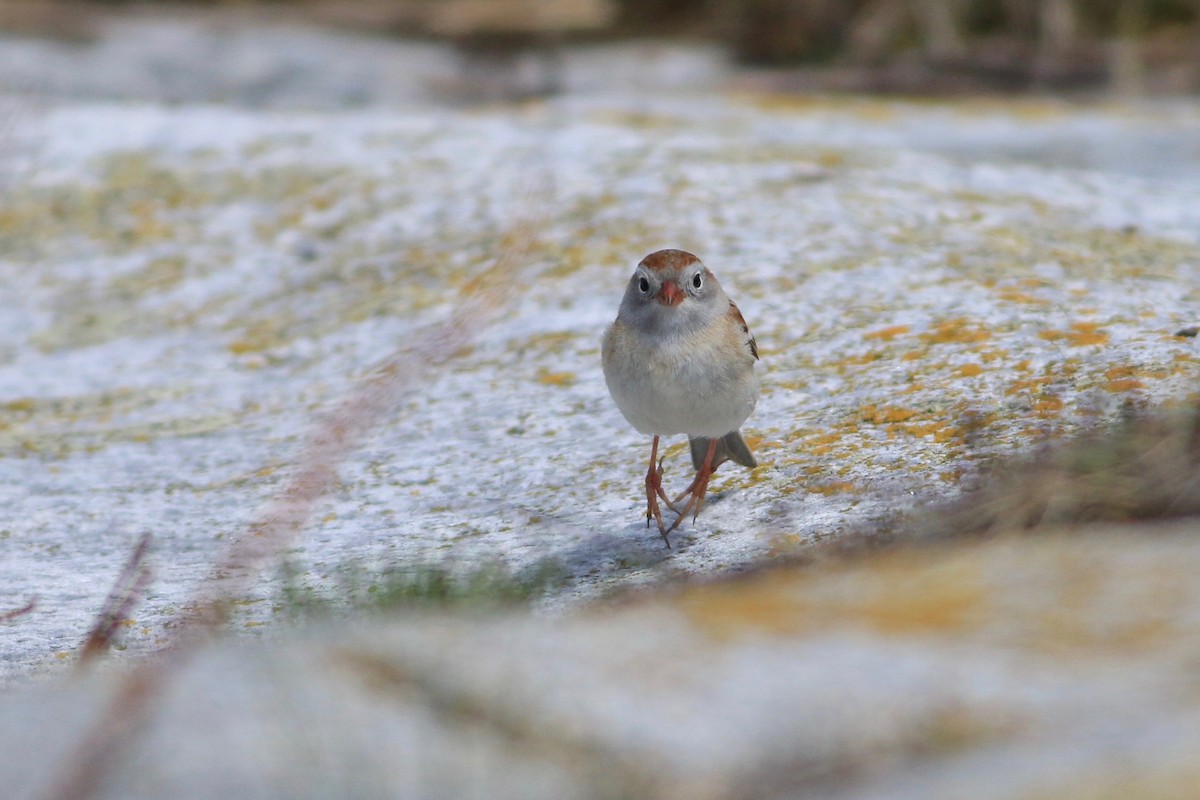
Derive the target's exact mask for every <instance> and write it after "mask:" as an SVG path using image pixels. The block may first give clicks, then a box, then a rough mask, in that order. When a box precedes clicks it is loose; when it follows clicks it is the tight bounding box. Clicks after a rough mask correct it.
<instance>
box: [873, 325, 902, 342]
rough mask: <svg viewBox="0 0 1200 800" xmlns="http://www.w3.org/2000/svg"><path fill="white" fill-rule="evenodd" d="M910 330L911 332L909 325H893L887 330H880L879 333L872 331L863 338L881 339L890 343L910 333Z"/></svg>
mask: <svg viewBox="0 0 1200 800" xmlns="http://www.w3.org/2000/svg"><path fill="white" fill-rule="evenodd" d="M908 330H909V328H908V326H907V325H892V326H890V327H887V328H880V329H879V330H877V331H871V332H870V333H867V334H864V335H863V338H864V339H879V340H881V341H884V342H890V341H891V340H892V339H895V338H896V337H897V336H899V335H901V334H903V333H908Z"/></svg>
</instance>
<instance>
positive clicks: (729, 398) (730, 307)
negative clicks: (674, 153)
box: [601, 250, 758, 548]
mask: <svg viewBox="0 0 1200 800" xmlns="http://www.w3.org/2000/svg"><path fill="white" fill-rule="evenodd" d="M601 359H602V361H603V364H604V381H605V383H607V384H608V391H609V394H611V395H612V397H613V400H615V401H616V403H617V408H618V409H620V411H621V415H622V416H624V417H625V419H626V421H628V422H629V424H630V425H632V426H633V427H634V428H636V429H637V430H638V432H639V433H643V434H647V435H650V436H653V437H654V439H653V441H652V442H651V444H650V468H649V470H648V471H647V472H646V525H647V527H648V526H649V525H650V520H651V519H654V520H655V521H656V522H657V523H658V531H659V533H660V534H662V538H663V541H664V542H666V544H667V547H668V548H669V547H670V546H671V541H670V539H669V538H668V535H669V534H670V533H671V531H673V530H675V528H676V526H678V525H679V522H680V521H681V520H682V519H683V518H684V517H685V516H687V515H688V514H689V513H690V514H691V515H692V521H693V522H694V521H695V520H696V517H697V516H699V514H700V507H701V506H702V505H703V504H704V495H705V493H706V492H707V491H708V480H709V478H710V477H712V474H713V472H714V471H716V469H717V467H719V466H720V465H721V464H723V463H724V462H726V461H733V462H735V463H738V464H741V465H742V466H745V467H750V468H754V467H756V466H758V464H757V462H756V461H755V460H754V454H753V453H751V452H750V447H749V446H748V445H747V444H746V440H745V439H743V438H742V434H741V432H740V431H739V430H738V429H739V428H740V427H741V426H742V423H744V422H745V421H746V418H747V417H749V416H750V413H751V412H752V411H754V406H755V404H756V403H757V402H758V376H756V375H755V374H754V362H755V361H757V360H758V345H757V344H756V343H755V341H754V337H753V336H751V335H750V329H749V327H747V326H746V320H745V319H744V318H743V317H742V312H740V311H738V307H737V306H736V305H735V304H734V302H733V301H732V300H730V299H729V297H728V296H727V295H726V294H725V290H724V289H722V288H721V284H719V283H718V282H717V278H716V276H715V275H713V274H712V272H710V271H709V269H708V268H707V267H705V266H704V264H702V263H700V259H698V258H696V256H694V255H692V254H691V253H688V252H685V251H683V250H659V251H657V252H654V253H651V254H650V255H648V256H646V257H645V258H643V259H642V260H641V263H639V264H638V265H637V268H636V269H635V270H634V272H633V277H631V278H630V279H629V285H628V286H626V287H625V296H624V297H623V298H622V299H621V308H620V310H619V311H618V313H617V319H616V321H615V322H614V323H613V324H612V326H611V327H610V328H609V329H608V331H607V333H605V335H604V345H603V347H602V349H601ZM680 433H682V434H687V437H688V444H689V445H690V447H691V452H692V466H693V467H694V468H695V470H696V477H695V479H694V480H693V481H692V483H691V485H690V486H688V488H687V489H685V490H684V491H683V492H682V493H681V494H680V495H679V496H678V497H676V498H675V501H674V503H678V502H679V501H680V500H681V499H683V498H684V497H687V498H688V501H687V504H686V505H684V506H683V508H682V509H679V508H676V507H675V505H674V503H673V502H672V501H671V500H670V499H668V498H667V495H666V493H665V492H664V491H663V488H662V475H663V467H662V459H659V458H658V439H659V437H660V436H668V435H671V434H680ZM660 498H661V499H662V501H663V502H664V503H665V504H666V506H667V508H669V509H671V510H672V511H674V512H675V513H676V514H677V515H678V516H677V517H676V518H675V521H674V522H672V523H671V525H670V527H666V526H665V525H664V524H663V517H662V511H661V509H660V508H659V505H658V501H659V499H660Z"/></svg>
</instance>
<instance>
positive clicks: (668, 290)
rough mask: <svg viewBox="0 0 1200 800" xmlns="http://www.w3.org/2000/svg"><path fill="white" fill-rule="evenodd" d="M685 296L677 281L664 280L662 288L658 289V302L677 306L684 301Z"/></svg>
mask: <svg viewBox="0 0 1200 800" xmlns="http://www.w3.org/2000/svg"><path fill="white" fill-rule="evenodd" d="M683 298H684V294H683V291H682V290H680V288H679V284H677V283H675V281H663V285H662V288H661V289H659V290H658V298H657V299H658V302H660V303H662V304H663V305H664V306H677V305H679V304H680V303H682V302H683Z"/></svg>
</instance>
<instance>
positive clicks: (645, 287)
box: [638, 277, 650, 294]
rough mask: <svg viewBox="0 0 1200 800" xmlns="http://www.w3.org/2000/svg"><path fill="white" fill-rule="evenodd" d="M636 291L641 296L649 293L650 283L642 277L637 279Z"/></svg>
mask: <svg viewBox="0 0 1200 800" xmlns="http://www.w3.org/2000/svg"><path fill="white" fill-rule="evenodd" d="M638 291H639V292H641V293H642V294H645V293H646V292H648V291H650V281H648V280H646V279H645V278H644V277H642V278H638Z"/></svg>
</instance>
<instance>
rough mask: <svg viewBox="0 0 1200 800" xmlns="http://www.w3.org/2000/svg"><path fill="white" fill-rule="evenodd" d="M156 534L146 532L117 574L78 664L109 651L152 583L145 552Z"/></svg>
mask: <svg viewBox="0 0 1200 800" xmlns="http://www.w3.org/2000/svg"><path fill="white" fill-rule="evenodd" d="M153 538H154V537H153V536H152V535H151V534H150V533H144V534H142V538H141V539H140V540H139V541H138V543H137V546H136V547H134V548H133V552H132V553H131V554H130V555H129V560H128V561H126V562H125V567H124V568H123V569H122V570H121V573H120V575H118V576H117V580H116V582H114V583H113V588H112V590H111V591H110V592H109V593H108V598H107V599H106V600H105V601H104V605H103V606H102V607H101V609H100V613H99V614H98V615H97V616H96V622H95V624H94V625H93V626H92V630H91V631H90V632H89V633H88V635H87V638H85V639H84V640H83V646H82V647H81V648H80V650H79V661H78V666H80V667H83V666H86V665H88V664H90V663H91V662H92V661H93V660H95V659H96V658H98V657H100V656H102V655H104V654H105V653H107V652H108V650H109V648H111V647H112V645H113V642H114V641H116V639H117V635H118V633H119V632H120V629H121V626H122V625H123V624H125V621H126V620H127V619H129V614H130V612H131V611H133V607H134V606H135V605H137V602H138V601H139V600H141V598H142V595H143V593H144V592H145V591H146V587H147V586H149V585H150V579H151V577H153V573H152V572H151V570H150V567H149V566H148V565H147V564H146V556H147V555H148V554H149V552H150V543H151V541H152V540H153Z"/></svg>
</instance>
